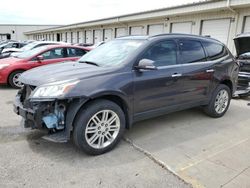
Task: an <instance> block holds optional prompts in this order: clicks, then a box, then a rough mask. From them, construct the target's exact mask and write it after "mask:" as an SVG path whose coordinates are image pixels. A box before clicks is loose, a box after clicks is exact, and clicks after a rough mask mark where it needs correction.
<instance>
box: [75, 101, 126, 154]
mask: <svg viewBox="0 0 250 188" xmlns="http://www.w3.org/2000/svg"><path fill="white" fill-rule="evenodd" d="M124 130H125V115H124V112H123V111H122V109H121V108H120V106H118V105H117V104H116V103H114V102H112V101H109V100H103V99H99V100H95V101H93V102H90V103H89V104H87V105H86V106H85V107H84V108H83V109H81V110H80V111H79V112H78V115H77V117H76V119H75V123H74V130H73V141H74V143H75V145H76V146H77V147H78V148H79V149H80V150H82V151H84V152H85V153H87V154H90V155H100V154H103V153H106V152H108V151H110V150H112V149H113V148H114V147H115V146H116V145H117V143H118V142H119V141H120V140H121V138H122V136H123V133H124Z"/></svg>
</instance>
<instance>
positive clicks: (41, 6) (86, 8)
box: [0, 0, 199, 24]
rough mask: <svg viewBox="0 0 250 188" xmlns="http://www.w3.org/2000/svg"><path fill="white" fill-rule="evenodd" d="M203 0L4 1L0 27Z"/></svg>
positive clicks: (60, 21) (68, 21) (84, 18)
mask: <svg viewBox="0 0 250 188" xmlns="http://www.w3.org/2000/svg"><path fill="white" fill-rule="evenodd" d="M197 1H199V0H171V1H170V0H153V1H147V0H68V1H63V0H40V1H37V0H2V1H1V4H0V24H71V23H76V22H83V21H89V20H94V19H99V18H105V17H111V16H118V15H122V14H128V13H134V12H139V11H145V10H152V9H157V8H163V7H169V6H176V5H181V4H187V3H192V2H197Z"/></svg>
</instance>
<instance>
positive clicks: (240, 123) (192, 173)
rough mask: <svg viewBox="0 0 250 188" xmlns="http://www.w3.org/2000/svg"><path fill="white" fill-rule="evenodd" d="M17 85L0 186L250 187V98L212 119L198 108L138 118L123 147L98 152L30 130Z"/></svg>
mask: <svg viewBox="0 0 250 188" xmlns="http://www.w3.org/2000/svg"><path fill="white" fill-rule="evenodd" d="M15 93H16V90H12V89H10V88H8V87H0V117H1V123H0V164H1V165H0V187H37V186H40V187H157V188H158V187H191V186H190V185H189V184H187V183H185V182H184V181H182V180H181V179H179V178H178V177H176V176H175V175H173V174H172V173H171V172H169V171H168V170H167V169H170V170H171V171H172V172H173V173H175V174H177V175H178V176H180V177H181V178H183V179H184V180H185V181H186V182H189V183H191V184H192V185H193V186H194V187H211V188H216V187H237V188H241V187H242V188H244V187H246V188H248V187H250V150H249V146H250V116H249V112H250V106H247V102H250V99H249V101H247V100H233V101H232V104H231V107H230V109H229V111H228V113H227V114H226V115H225V116H224V117H223V118H220V119H212V118H209V117H207V116H206V115H204V114H203V113H202V112H201V111H200V110H199V109H192V110H187V111H182V112H177V113H173V114H169V115H166V116H162V117H159V118H155V119H151V120H147V121H143V122H140V123H137V124H136V125H135V126H134V127H133V128H132V130H130V131H127V132H126V134H125V140H126V141H122V142H121V144H119V145H118V147H117V148H116V149H115V150H113V151H111V152H109V153H107V154H104V155H101V156H97V157H91V156H87V155H85V154H84V153H81V152H79V151H77V150H76V148H75V147H74V146H73V145H72V143H68V144H54V143H50V142H48V141H45V140H43V139H41V137H42V135H43V134H44V133H41V132H40V131H29V130H24V129H23V128H21V127H20V126H19V124H20V118H19V117H18V116H16V115H15V114H14V113H13V112H12V100H13V98H14V96H15Z"/></svg>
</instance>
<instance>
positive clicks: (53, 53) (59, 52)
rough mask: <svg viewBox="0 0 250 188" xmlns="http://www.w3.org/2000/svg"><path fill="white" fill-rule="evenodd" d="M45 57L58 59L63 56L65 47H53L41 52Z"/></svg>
mask: <svg viewBox="0 0 250 188" xmlns="http://www.w3.org/2000/svg"><path fill="white" fill-rule="evenodd" d="M41 55H42V56H43V58H44V59H57V58H63V57H64V53H63V48H55V49H51V50H49V51H47V52H45V53H43V54H41Z"/></svg>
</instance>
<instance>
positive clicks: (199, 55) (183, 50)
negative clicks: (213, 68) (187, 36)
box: [179, 40, 207, 64]
mask: <svg viewBox="0 0 250 188" xmlns="http://www.w3.org/2000/svg"><path fill="white" fill-rule="evenodd" d="M179 48H180V61H181V63H182V64H188V63H197V62H204V61H206V60H207V58H206V54H205V51H204V49H203V47H202V44H201V43H200V41H195V40H180V41H179Z"/></svg>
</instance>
